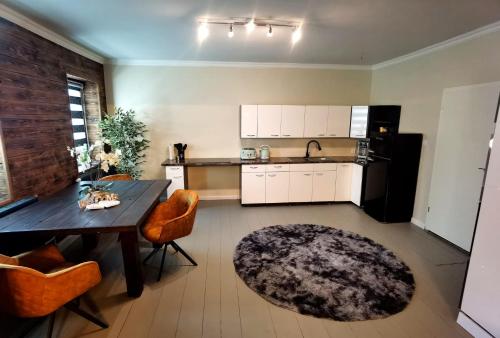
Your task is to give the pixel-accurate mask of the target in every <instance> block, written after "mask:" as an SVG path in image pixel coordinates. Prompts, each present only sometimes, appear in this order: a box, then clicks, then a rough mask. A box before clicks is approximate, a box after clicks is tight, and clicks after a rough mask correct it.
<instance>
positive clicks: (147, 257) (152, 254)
mask: <svg viewBox="0 0 500 338" xmlns="http://www.w3.org/2000/svg"><path fill="white" fill-rule="evenodd" d="M160 249H161V247H159V248H157V247H154V248H153V251H151V252H150V253H149V255H147V256H146V258H144V260H143V261H142V264H146V263H147V262H148V261H149V260H150V259H151V257H153V256H154V255H156V253H157V252H158V251H160Z"/></svg>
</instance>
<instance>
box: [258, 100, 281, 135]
mask: <svg viewBox="0 0 500 338" xmlns="http://www.w3.org/2000/svg"><path fill="white" fill-rule="evenodd" d="M281 107H282V106H281V105H258V106H257V136H258V137H260V138H277V137H280V136H281Z"/></svg>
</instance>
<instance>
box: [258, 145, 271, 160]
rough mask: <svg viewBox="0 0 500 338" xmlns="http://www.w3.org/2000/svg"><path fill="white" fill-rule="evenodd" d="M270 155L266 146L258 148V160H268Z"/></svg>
mask: <svg viewBox="0 0 500 338" xmlns="http://www.w3.org/2000/svg"><path fill="white" fill-rule="evenodd" d="M269 155H270V147H269V146H267V145H261V146H260V159H261V160H269Z"/></svg>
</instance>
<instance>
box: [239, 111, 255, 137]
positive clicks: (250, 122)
mask: <svg viewBox="0 0 500 338" xmlns="http://www.w3.org/2000/svg"><path fill="white" fill-rule="evenodd" d="M240 131H241V138H256V137H257V105H242V106H241V124H240Z"/></svg>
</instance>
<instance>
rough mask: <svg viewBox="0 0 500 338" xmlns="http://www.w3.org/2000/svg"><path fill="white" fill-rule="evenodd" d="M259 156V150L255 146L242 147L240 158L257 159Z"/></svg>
mask: <svg viewBox="0 0 500 338" xmlns="http://www.w3.org/2000/svg"><path fill="white" fill-rule="evenodd" d="M256 158H257V150H256V149H255V148H241V150H240V159H242V160H255V159H256Z"/></svg>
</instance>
